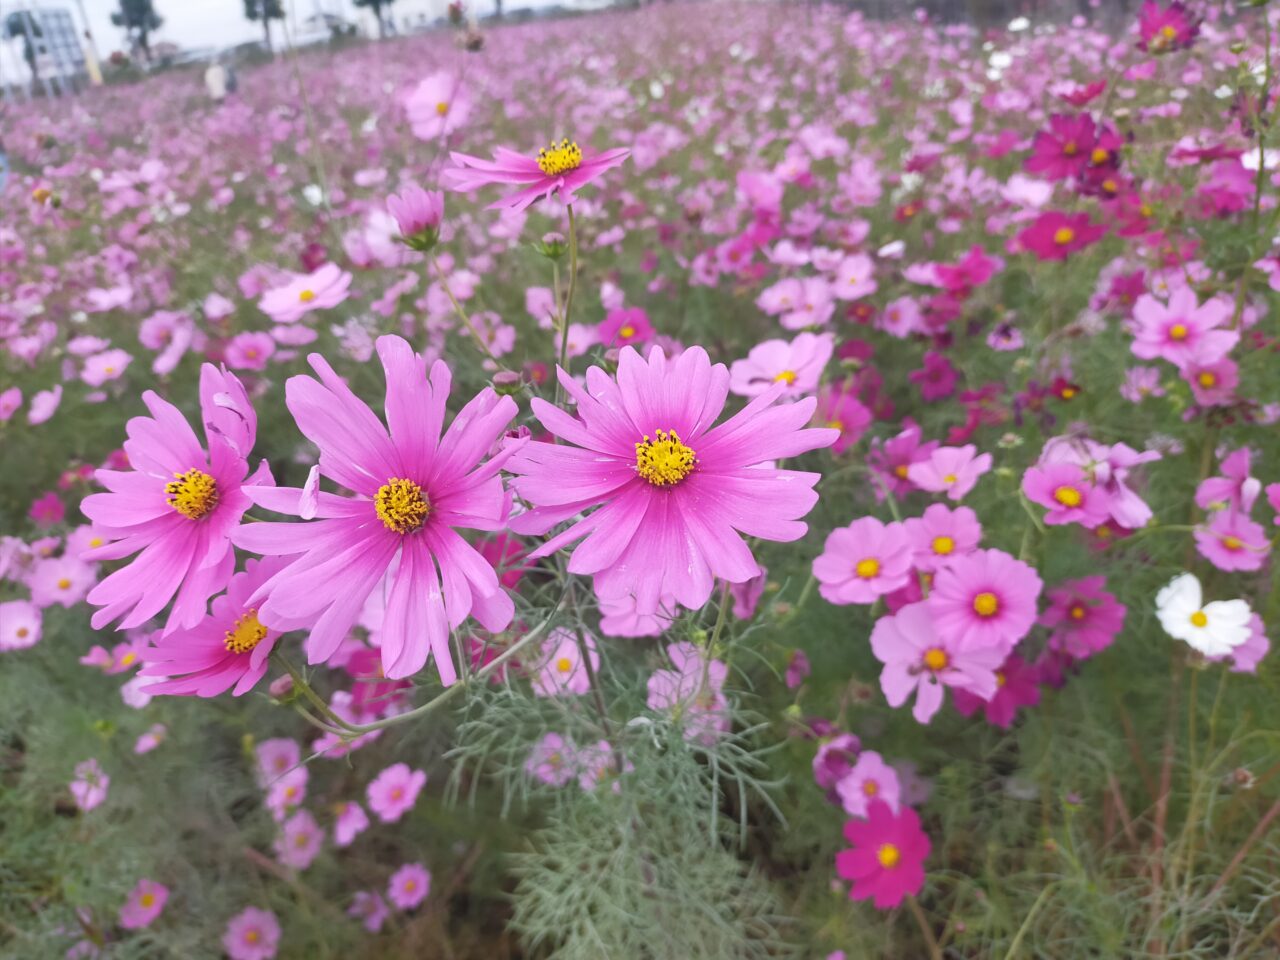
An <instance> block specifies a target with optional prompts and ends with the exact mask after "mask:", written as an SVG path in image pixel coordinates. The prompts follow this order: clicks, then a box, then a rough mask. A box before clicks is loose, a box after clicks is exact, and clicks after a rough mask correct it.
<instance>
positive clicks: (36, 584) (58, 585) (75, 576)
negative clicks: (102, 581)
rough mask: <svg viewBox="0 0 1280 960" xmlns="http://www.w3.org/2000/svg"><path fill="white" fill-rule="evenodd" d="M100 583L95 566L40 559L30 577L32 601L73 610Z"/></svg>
mask: <svg viewBox="0 0 1280 960" xmlns="http://www.w3.org/2000/svg"><path fill="white" fill-rule="evenodd" d="M95 580H97V573H96V571H95V570H94V568H93V566H92V565H91V564H88V563H85V562H83V561H82V560H77V559H76V558H75V557H68V556H65V555H64V556H61V557H47V558H45V559H43V560H37V561H36V563H35V566H33V567H32V568H31V574H30V575H29V576H28V577H27V586H28V587H30V588H31V602H32V603H34V604H35V605H36V606H37V607H40V608H42V609H43V608H45V607H51V606H53V605H54V604H55V603H56V604H60V605H61V606H64V607H72V606H74V605H75V604H77V603H79V602H80V601H81V600H83V599H84V597H85V595H86V594H87V593H88V592H89V588H90V587H91V586H93V583H94V581H95Z"/></svg>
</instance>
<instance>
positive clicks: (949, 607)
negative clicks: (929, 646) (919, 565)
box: [928, 550, 1043, 653]
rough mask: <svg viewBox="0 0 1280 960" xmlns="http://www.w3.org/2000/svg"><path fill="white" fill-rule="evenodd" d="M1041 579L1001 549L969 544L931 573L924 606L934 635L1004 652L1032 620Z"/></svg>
mask: <svg viewBox="0 0 1280 960" xmlns="http://www.w3.org/2000/svg"><path fill="white" fill-rule="evenodd" d="M1042 586H1043V582H1042V581H1041V580H1040V577H1039V576H1038V575H1037V574H1036V572H1035V570H1033V569H1032V568H1031V567H1029V566H1027V564H1025V563H1023V562H1022V561H1021V560H1016V559H1014V558H1013V557H1011V556H1009V554H1007V553H1004V552H1003V551H1001V550H975V551H974V552H973V553H971V554H968V555H967V556H963V557H958V558H956V560H954V561H953V562H952V563H950V564H948V565H947V566H945V567H943V568H942V569H941V570H940V571H938V574H937V576H935V577H934V581H933V591H932V592H931V593H930V594H929V601H928V602H929V606H930V612H931V613H932V614H933V622H934V626H935V627H936V629H937V631H938V635H939V636H942V637H945V638H947V640H949V641H951V642H953V643H955V644H956V645H957V648H963V649H975V648H979V647H982V648H986V647H993V646H994V647H999V648H1001V649H1002V650H1004V651H1005V652H1006V653H1007V652H1008V651H1010V650H1012V649H1013V646H1014V644H1016V643H1017V642H1018V641H1019V640H1021V639H1022V638H1023V637H1025V636H1026V635H1027V631H1028V630H1030V629H1031V626H1032V624H1034V623H1035V621H1036V600H1037V598H1038V597H1039V596H1040V589H1041V587H1042Z"/></svg>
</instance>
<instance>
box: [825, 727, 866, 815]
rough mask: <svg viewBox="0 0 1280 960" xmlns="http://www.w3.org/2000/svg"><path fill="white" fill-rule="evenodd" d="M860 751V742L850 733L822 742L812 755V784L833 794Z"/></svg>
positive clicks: (847, 773)
mask: <svg viewBox="0 0 1280 960" xmlns="http://www.w3.org/2000/svg"><path fill="white" fill-rule="evenodd" d="M861 750H862V741H861V740H859V739H858V737H857V736H856V735H854V734H852V733H837V734H835V735H834V736H830V737H827V738H825V739H824V740H822V742H821V743H819V744H818V751H817V753H815V754H814V755H813V781H814V783H816V784H817V785H818V786H819V787H820V788H822V789H823V790H826V791H829V792H834V790H835V788H836V786H837V785H838V784H839V783H840V781H841V780H843V779H844V778H845V777H847V776H848V775H849V772H850V771H851V770H852V769H853V762H852V761H856V760H857V758H858V754H859V752H860V751H861ZM834 799H839V798H838V797H835V798H834Z"/></svg>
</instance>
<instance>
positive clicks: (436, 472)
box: [235, 336, 519, 686]
mask: <svg viewBox="0 0 1280 960" xmlns="http://www.w3.org/2000/svg"><path fill="white" fill-rule="evenodd" d="M377 349H378V356H379V357H380V359H381V360H382V366H383V369H384V370H385V371H386V379H387V400H386V411H387V422H388V424H389V425H390V432H389V433H388V430H387V428H386V427H384V426H383V425H382V421H380V420H379V419H378V418H377V416H375V415H374V413H373V411H372V410H370V409H369V407H368V406H366V405H365V403H364V402H363V401H362V400H360V399H359V398H358V397H357V396H356V395H355V394H354V393H352V391H351V388H350V387H349V386H347V384H346V383H345V382H344V381H343V380H342V378H341V377H339V376H338V375H337V374H336V373H335V372H334V371H333V368H332V367H330V366H329V364H328V363H327V362H326V361H325V359H324V358H323V357H321V356H320V355H318V354H312V355H311V356H310V358H309V360H310V362H311V366H312V368H313V369H314V370H315V371H316V373H317V374H318V375H319V377H320V380H319V381H317V380H315V379H313V378H311V377H306V376H298V377H292V378H290V380H289V381H288V384H287V385H286V388H285V396H286V403H287V405H288V407H289V410H290V412H292V414H293V417H294V420H295V421H297V424H298V428H299V429H300V430H301V431H302V432H303V434H305V435H306V436H307V437H308V439H310V440H311V441H312V442H313V443H315V444H316V445H317V446H318V447H319V448H320V463H319V466H320V474H321V475H323V476H325V477H328V478H330V479H331V480H332V481H333V482H335V483H336V484H338V485H340V486H342V487H345V488H346V489H348V490H351V491H354V493H355V496H353V497H342V496H338V495H336V494H331V493H318V494H316V496H315V498H314V499H312V498H310V497H307V498H305V499H304V497H303V494H304V491H303V490H301V489H298V488H286V487H273V488H270V489H268V488H259V489H256V490H254V491H253V494H254V499H255V502H257V503H258V504H259V505H260V506H263V507H265V508H267V509H268V510H274V511H276V512H277V513H292V514H294V515H296V516H301V517H303V519H307V520H310V519H311V517H316V518H317V519H316V520H314V521H313V522H311V523H306V524H298V523H254V524H249V525H246V526H243V527H241V528H240V529H239V530H238V531H237V532H236V535H235V541H236V545H237V546H240V547H243V548H244V549H246V550H252V551H253V552H255V553H261V554H267V555H274V556H288V557H293V558H294V559H293V562H292V563H290V564H289V565H288V566H287V567H285V568H284V569H283V570H282V571H280V572H279V573H277V574H275V576H273V577H272V578H271V579H270V580H268V581H267V582H266V583H265V584H263V585H262V586H260V587H259V588H258V590H257V591H256V593H255V594H254V596H253V598H252V602H254V603H259V607H258V616H259V619H260V620H261V622H262V623H263V624H264V625H266V626H267V627H269V628H274V626H275V624H276V623H277V622H287V621H290V620H296V619H304V618H309V617H316V618H318V619H317V620H316V621H315V626H314V627H313V628H312V630H311V634H310V637H309V639H308V642H307V654H308V659H309V661H310V662H311V663H321V662H324V661H326V660H328V659H329V658H330V657H331V656H333V654H334V653H335V652H336V651H337V649H338V647H339V645H340V644H341V643H342V641H343V639H344V638H345V637H346V636H347V633H348V631H349V630H350V629H351V625H352V624H353V623H354V622H355V620H356V617H357V616H359V614H360V610H361V608H362V607H363V605H364V603H365V601H366V600H367V599H368V597H369V595H370V594H371V593H373V591H374V590H375V589H379V586H380V584H382V583H383V581H384V580H386V581H387V589H388V594H387V605H386V613H385V618H384V620H383V624H382V629H381V630H380V631H379V636H380V638H381V651H382V665H383V672H384V673H385V674H386V676H387V677H389V678H391V679H399V678H401V677H407V676H410V675H412V674H414V673H416V672H417V671H418V670H420V669H422V666H423V665H424V664H425V663H426V661H427V656H428V654H432V655H433V656H434V658H435V663H436V669H437V670H438V671H439V673H440V679H441V682H443V683H444V684H445V685H446V686H447V685H449V684H451V683H453V681H454V680H455V679H457V673H456V670H455V667H454V664H453V657H452V655H451V653H450V650H449V631H450V630H451V629H456V628H457V627H458V626H460V625H461V624H462V622H463V620H465V619H466V618H467V616H468V614H471V615H474V616H475V618H476V619H477V620H478V621H479V622H480V624H481V626H483V627H484V628H485V629H486V630H490V631H498V630H502V629H504V628H505V627H506V626H507V624H509V623H510V622H511V617H512V615H513V614H514V612H515V605H514V604H513V603H512V600H511V598H510V596H508V595H507V594H506V592H505V591H503V589H502V587H501V585H500V584H499V583H498V576H497V574H496V573H495V572H494V569H493V567H492V566H491V565H490V564H489V563H487V562H486V561H485V560H484V558H483V557H481V556H480V554H479V553H477V552H476V550H475V549H474V548H473V547H471V546H470V545H469V544H468V543H467V542H466V541H465V540H463V539H462V538H461V537H460V536H459V535H458V534H457V533H456V532H455V530H454V528H455V527H470V528H472V529H477V530H488V531H493V530H499V529H501V528H502V527H503V525H504V523H505V521H506V514H507V510H508V508H509V504H508V500H507V498H506V495H505V494H504V491H503V488H502V481H501V479H499V477H498V471H499V469H500V468H501V467H502V465H503V463H504V462H505V461H506V459H507V458H508V457H509V456H511V455H512V454H513V453H517V452H518V451H519V444H518V443H516V444H510V445H508V447H507V449H506V450H505V451H504V452H502V453H500V454H498V455H497V456H494V457H491V458H490V459H489V460H487V461H485V462H483V463H481V460H482V458H483V457H484V456H485V454H486V453H487V452H488V451H489V449H490V448H491V447H492V446H493V444H494V441H495V440H496V439H497V438H498V437H499V436H500V435H501V434H502V432H503V431H504V430H505V429H506V426H507V424H508V423H510V421H511V418H512V417H513V416H514V415H515V412H516V404H515V401H514V400H512V399H511V398H510V397H499V396H498V395H497V394H496V393H494V391H493V390H492V389H490V388H486V389H485V390H483V391H481V392H480V393H479V394H477V395H476V397H475V398H474V399H473V400H472V401H471V402H470V403H468V404H467V405H466V406H465V407H464V408H463V409H462V411H461V412H460V413H459V414H458V416H457V417H456V418H455V419H454V421H453V423H452V425H451V426H450V427H449V429H448V430H447V431H445V432H444V434H443V436H442V435H441V428H442V427H443V425H444V419H445V401H446V399H447V398H448V396H449V387H450V381H451V375H450V373H449V368H448V367H447V366H446V365H445V364H444V363H443V361H436V362H435V364H433V365H432V367H431V377H430V379H429V380H428V378H427V375H426V365H425V363H424V361H423V359H422V357H420V356H418V355H416V354H415V353H414V352H413V350H412V348H411V347H410V346H409V344H408V342H407V341H405V340H404V339H402V338H400V337H394V336H387V337H379V338H378V342H377ZM397 558H398V562H396V561H397ZM393 562H395V571H394V573H392V574H390V575H388V571H389V569H390V568H391V567H392V565H393ZM437 566H438V568H439V574H437Z"/></svg>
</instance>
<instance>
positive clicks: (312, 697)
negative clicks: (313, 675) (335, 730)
mask: <svg viewBox="0 0 1280 960" xmlns="http://www.w3.org/2000/svg"><path fill="white" fill-rule="evenodd" d="M271 657H272V659H274V660H275V661H276V662H277V663H278V664H280V666H282V667H284V669H285V670H286V671H287V672H288V674H289V676H290V677H292V678H293V687H294V689H295V690H297V691H298V692H299V693H301V694H302V695H303V696H304V697H306V698H307V700H308V701H310V703H311V705H312V706H313V707H315V708H316V709H317V710H319V711H320V713H321V715H322V716H324V718H325V719H326V720H328V721H329V722H330V723H332V724H334V725H335V726H339V727H346V726H347V725H348V724H347V721H346V720H343V719H342V718H341V717H340V716H338V715H337V714H336V713H334V712H333V710H331V709H330V707H329V705H328V704H327V703H325V702H324V697H322V696H320V694H318V693H316V692H315V690H314V689H312V687H311V684H309V683H307V679H306V677H304V676H303V675H302V672H301V671H300V670H299V669H298V668H297V667H295V666H294V665H293V664H292V663H290V662H289V658H288V657H286V656H285V655H284V654H283V653H282V652H281V651H280V650H279V649H278V648H277V649H276V650H273V651H272V652H271Z"/></svg>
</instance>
